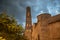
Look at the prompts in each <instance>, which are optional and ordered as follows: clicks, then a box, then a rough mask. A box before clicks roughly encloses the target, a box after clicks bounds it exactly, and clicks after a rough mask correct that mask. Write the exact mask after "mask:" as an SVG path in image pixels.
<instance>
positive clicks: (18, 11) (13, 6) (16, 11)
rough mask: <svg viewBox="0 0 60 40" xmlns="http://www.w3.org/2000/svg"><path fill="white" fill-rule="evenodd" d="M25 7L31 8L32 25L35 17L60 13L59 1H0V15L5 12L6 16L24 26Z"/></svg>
mask: <svg viewBox="0 0 60 40" xmlns="http://www.w3.org/2000/svg"><path fill="white" fill-rule="evenodd" d="M27 6H30V7H31V14H32V21H33V23H35V22H36V20H37V19H36V17H37V15H39V14H41V13H43V12H48V13H50V14H51V15H57V14H59V13H60V0H0V13H2V12H3V11H4V10H6V12H7V14H8V15H14V16H15V18H16V20H17V21H18V23H20V24H22V25H23V26H24V24H25V17H26V7H27Z"/></svg>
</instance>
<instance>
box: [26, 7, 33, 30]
mask: <svg viewBox="0 0 60 40" xmlns="http://www.w3.org/2000/svg"><path fill="white" fill-rule="evenodd" d="M31 27H32V20H31V9H30V7H27V8H26V29H28V30H29V29H31Z"/></svg>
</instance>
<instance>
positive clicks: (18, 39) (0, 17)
mask: <svg viewBox="0 0 60 40" xmlns="http://www.w3.org/2000/svg"><path fill="white" fill-rule="evenodd" d="M23 31H24V29H23V27H22V25H18V24H17V21H16V20H15V18H13V17H10V16H8V15H6V14H4V13H3V14H0V37H3V38H4V39H6V40H26V39H25V37H24V36H23Z"/></svg>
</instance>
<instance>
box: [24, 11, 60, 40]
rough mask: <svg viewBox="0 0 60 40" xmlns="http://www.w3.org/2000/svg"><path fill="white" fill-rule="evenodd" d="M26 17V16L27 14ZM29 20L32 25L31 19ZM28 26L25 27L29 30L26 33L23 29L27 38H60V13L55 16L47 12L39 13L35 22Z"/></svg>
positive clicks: (42, 39) (54, 39)
mask: <svg viewBox="0 0 60 40" xmlns="http://www.w3.org/2000/svg"><path fill="white" fill-rule="evenodd" d="M26 14H27V13H26ZM30 14H31V12H30ZM30 16H31V15H30ZM26 18H28V17H27V15H26ZM30 18H31V17H30ZM26 20H28V19H26ZM28 22H29V21H28ZM30 22H31V23H30V25H32V21H31V19H30ZM26 24H27V21H26ZM26 27H27V26H26ZM28 28H29V29H27V28H26V30H28V31H29V30H30V31H29V32H28V33H27V32H26V30H25V32H26V34H25V35H27V38H28V40H60V14H59V15H56V16H51V15H50V14H48V13H43V14H40V15H38V16H37V23H34V24H33V25H32V26H31V27H30V26H28Z"/></svg>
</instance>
